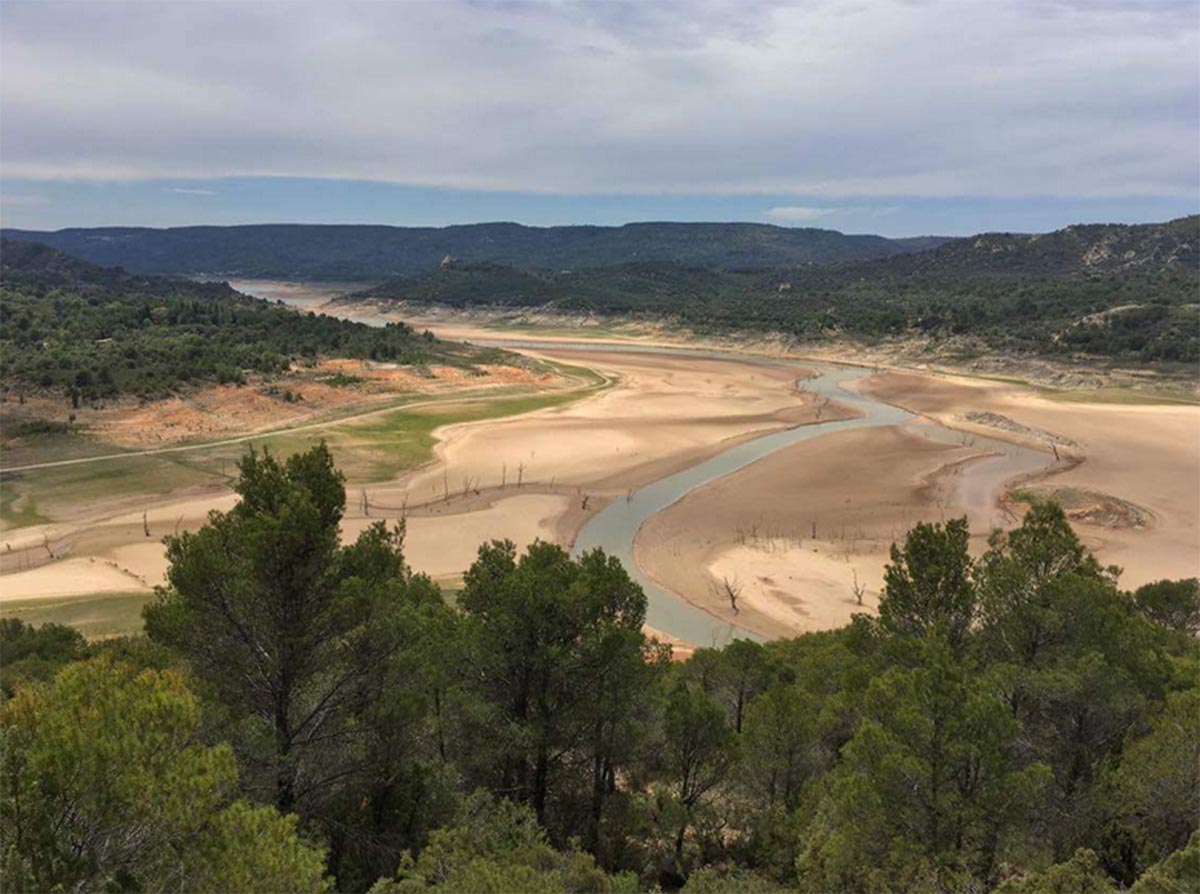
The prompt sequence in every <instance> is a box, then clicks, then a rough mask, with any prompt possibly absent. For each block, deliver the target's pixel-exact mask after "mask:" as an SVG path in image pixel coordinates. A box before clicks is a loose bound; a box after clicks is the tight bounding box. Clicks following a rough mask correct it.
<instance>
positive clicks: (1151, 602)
mask: <svg viewBox="0 0 1200 894" xmlns="http://www.w3.org/2000/svg"><path fill="white" fill-rule="evenodd" d="M1133 601H1134V603H1135V604H1136V605H1137V607H1138V611H1140V612H1141V613H1142V614H1143V615H1145V616H1146V617H1147V618H1149V619H1150V620H1151V621H1154V622H1155V623H1156V624H1161V625H1162V626H1163V627H1166V628H1167V629H1169V630H1177V631H1179V632H1180V633H1185V634H1189V635H1192V636H1195V635H1196V634H1197V633H1200V580H1197V579H1196V578H1194V577H1192V578H1188V579H1186V580H1160V581H1158V582H1156V583H1153V584H1146V585H1145V586H1142V587H1138V588H1137V590H1136V591H1135V592H1134V594H1133Z"/></svg>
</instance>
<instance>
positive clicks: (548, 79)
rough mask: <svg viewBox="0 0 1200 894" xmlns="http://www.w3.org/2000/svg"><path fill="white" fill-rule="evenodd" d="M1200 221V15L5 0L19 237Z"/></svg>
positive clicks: (447, 1) (1017, 6)
mask: <svg viewBox="0 0 1200 894" xmlns="http://www.w3.org/2000/svg"><path fill="white" fill-rule="evenodd" d="M1198 210H1200V3H1198V2H1196V0H1003V2H1001V0H803V2H794V3H781V2H775V0H732V2H729V0H686V2H684V0H678V2H653V0H638V2H623V0H601V2H590V3H587V2H558V0H556V2H540V0H515V2H493V0H436V2H434V0H393V2H360V3H355V2H337V3H334V2H322V3H302V2H257V0H241V2H232V3H230V2H220V0H207V2H166V0H162V2H139V3H129V2H110V0H86V2H79V3H73V2H58V0H37V2H26V0H0V222H2V223H3V225H5V226H10V227H23V228H31V229H56V228H60V227H67V226H105V225H123V226H180V225H188V224H236V223H262V222H301V223H384V224H396V225H422V226H440V225H446V224H452V223H471V222H478V221H492V220H514V221H518V222H521V223H526V224H532V225H552V224H570V223H593V224H620V223H625V222H628V221H635V220H743V221H756V222H762V223H774V224H778V225H780V226H816V227H827V228H830V229H838V230H842V231H845V232H875V233H881V234H883V235H890V236H901V235H917V234H923V233H936V234H942V235H962V234H969V233H974V232H982V231H993V230H1003V231H1017V232H1034V231H1044V230H1049V229H1054V228H1057V227H1061V226H1065V225H1067V224H1070V223H1076V222H1085V221H1086V222H1091V221H1117V222H1130V223H1134V222H1146V221H1154V220H1165V219H1169V218H1172V217H1179V216H1182V215H1185V214H1193V213H1196V212H1197V211H1198Z"/></svg>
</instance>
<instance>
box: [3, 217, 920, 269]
mask: <svg viewBox="0 0 1200 894" xmlns="http://www.w3.org/2000/svg"><path fill="white" fill-rule="evenodd" d="M3 235H4V236H6V237H10V238H13V239H24V240H30V241H35V242H42V243H45V244H46V245H50V246H53V247H54V248H57V249H59V250H61V251H65V252H67V253H69V254H72V255H75V256H76V257H80V258H84V259H86V260H89V261H92V262H93V263H96V264H104V265H108V266H121V267H124V268H126V269H128V270H134V271H139V272H146V273H176V274H211V275H221V276H230V277H239V276H240V277H265V278H278V279H287V278H294V279H361V280H369V279H385V278H387V277H390V276H404V275H412V274H416V273H422V272H426V271H429V270H433V269H436V268H437V266H438V264H439V263H441V261H442V259H443V258H445V257H446V256H447V255H449V256H451V257H454V258H458V259H461V260H463V261H470V262H491V263H498V264H507V265H512V266H517V267H548V268H562V267H603V266H607V265H611V264H622V263H627V262H629V261H671V262H676V263H681V264H688V265H696V266H701V267H712V268H717V269H736V268H743V267H745V268H762V267H788V266H794V265H800V264H823V263H829V262H834V261H851V260H863V259H868V258H879V257H886V256H888V255H895V254H901V253H905V252H909V251H915V250H919V249H921V248H927V247H928V246H929V245H930V244H936V243H938V242H939V241H941V240H939V239H938V238H937V237H918V238H916V239H913V240H890V239H885V238H884V237H882V236H847V235H845V234H843V233H839V232H836V231H835V230H820V229H793V228H787V227H775V226H769V225H766V224H753V223H632V224H626V225H625V226H620V227H591V226H578V227H526V226H522V225H520V224H515V223H481V224H471V225H468V226H451V227H440V228H435V227H385V226H312V225H302V224H278V225H277V224H264V225H256V226H237V227H178V228H172V229H149V228H140V227H100V228H94V229H83V228H80V229H67V230H58V231H57V232H39V231H33V230H12V229H9V230H5V231H3Z"/></svg>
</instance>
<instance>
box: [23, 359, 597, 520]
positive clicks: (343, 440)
mask: <svg viewBox="0 0 1200 894" xmlns="http://www.w3.org/2000/svg"><path fill="white" fill-rule="evenodd" d="M548 365H549V366H551V367H552V368H553V369H554V370H555V371H556V372H557V373H558V374H559V375H560V376H563V377H564V378H566V379H567V380H569V381H570V382H572V383H573V385H574V387H572V388H571V389H570V390H566V391H552V392H547V393H541V394H531V393H529V391H528V390H527V389H517V388H513V389H511V390H507V391H503V392H501V391H494V390H492V391H479V392H476V393H475V394H474V395H472V394H470V393H469V392H468V393H464V394H461V395H459V396H448V397H447V398H445V399H444V400H446V402H445V403H442V402H441V400H443V399H440V398H437V397H432V398H431V397H430V396H429V395H407V396H405V397H403V398H402V399H399V400H398V401H397V405H396V406H395V407H394V408H393V409H387V408H381V410H380V411H379V412H378V413H373V414H372V415H370V416H368V417H365V418H359V419H346V420H343V421H338V420H336V419H334V420H330V421H329V422H328V424H325V425H322V426H320V427H317V428H305V429H304V430H301V431H287V430H284V431H279V432H275V433H267V434H264V435H262V436H261V437H256V438H253V439H251V440H247V441H238V442H235V443H230V444H221V445H213V446H211V447H206V446H204V445H198V446H197V447H196V449H188V450H181V451H174V452H166V453H157V454H152V455H149V456H136V455H130V456H128V457H124V456H121V457H117V458H114V459H107V460H102V461H97V462H89V463H79V464H76V465H68V466H54V467H50V468H46V469H33V470H28V471H24V472H9V473H5V475H4V488H5V489H4V492H3V495H2V496H3V500H2V502H0V521H3V523H4V525H5V526H6V527H20V526H23V525H28V524H36V523H39V522H45V521H52V520H54V519H55V518H57V517H60V516H61V515H63V514H65V513H66V512H68V511H69V510H72V509H77V508H78V507H79V506H80V505H81V504H85V505H86V504H87V503H90V502H97V501H100V500H106V499H110V498H112V497H117V496H133V495H136V494H166V493H170V492H172V491H176V490H179V489H181V488H185V487H191V486H195V485H200V484H211V483H222V482H228V481H230V480H232V478H233V477H234V476H235V475H236V473H237V462H238V460H239V459H240V458H241V457H242V456H243V455H244V454H245V453H246V451H247V450H248V449H249V448H250V447H251V446H255V447H258V448H263V447H265V448H268V449H270V450H271V451H272V452H274V453H277V454H280V455H288V454H291V453H296V452H298V451H301V450H305V449H307V448H309V447H311V446H312V445H313V444H316V443H318V442H320V441H321V440H324V441H326V442H327V443H328V444H329V447H330V449H331V450H332V451H333V453H334V457H335V459H336V461H337V463H338V466H339V468H341V469H342V471H343V472H344V473H345V474H346V477H347V479H348V480H349V481H350V482H352V483H354V484H366V483H370V482H374V481H382V480H387V479H390V478H394V477H395V476H396V475H399V474H400V473H402V472H404V471H407V470H408V469H412V468H414V467H416V466H418V465H420V464H421V463H423V462H425V461H427V460H428V459H429V458H430V457H431V456H432V455H433V446H434V444H435V442H436V439H435V438H434V436H433V432H434V430H435V429H437V428H438V427H440V426H443V425H450V424H453V423H458V422H475V421H480V420H485V419H496V418H501V417H504V416H512V415H516V414H519V413H528V412H531V411H533V410H540V409H545V408H547V407H555V406H562V405H565V404H568V403H571V402H572V401H575V400H578V399H580V398H581V397H585V396H587V395H589V394H592V393H595V392H596V391H597V390H599V389H601V388H603V387H606V386H607V385H608V380H607V379H606V378H605V377H603V376H601V375H599V374H597V373H594V372H592V371H591V370H589V369H586V368H584V367H578V366H572V365H569V364H561V363H550V364H548ZM430 400H437V401H438V403H437V404H435V405H431V406H413V405H414V404H418V403H426V402H428V401H430ZM55 437H57V436H55ZM79 440H82V439H79ZM91 446H92V447H93V448H94V446H95V445H94V444H92V445H91ZM111 452H119V451H115V450H113V451H111ZM56 458H58V457H53V458H52V457H44V456H36V455H35V456H34V457H33V458H31V459H29V460H27V461H29V462H37V461H43V462H46V461H52V459H56ZM5 462H6V465H20V463H17V462H16V460H15V459H14V458H13V457H11V456H10V455H9V454H8V453H7V452H6V453H5Z"/></svg>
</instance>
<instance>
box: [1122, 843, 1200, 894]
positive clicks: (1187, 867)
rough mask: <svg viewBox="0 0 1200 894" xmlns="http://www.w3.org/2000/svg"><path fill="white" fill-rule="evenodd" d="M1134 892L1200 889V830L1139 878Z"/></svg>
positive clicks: (1188, 893)
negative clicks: (1180, 847)
mask: <svg viewBox="0 0 1200 894" xmlns="http://www.w3.org/2000/svg"><path fill="white" fill-rule="evenodd" d="M1130 890H1131V891H1132V892H1133V894H1192V892H1194V891H1200V831H1197V832H1193V833H1192V837H1191V838H1189V839H1188V843H1187V846H1186V847H1184V848H1183V849H1182V850H1178V851H1176V852H1175V853H1173V854H1171V855H1170V856H1168V857H1167V858H1166V859H1164V860H1162V861H1161V862H1159V863H1155V864H1154V865H1153V866H1151V867H1150V868H1149V869H1147V870H1146V871H1145V873H1144V874H1143V875H1142V877H1141V878H1139V879H1138V880H1137V882H1136V883H1135V884H1134V886H1133V888H1131V889H1130Z"/></svg>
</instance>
